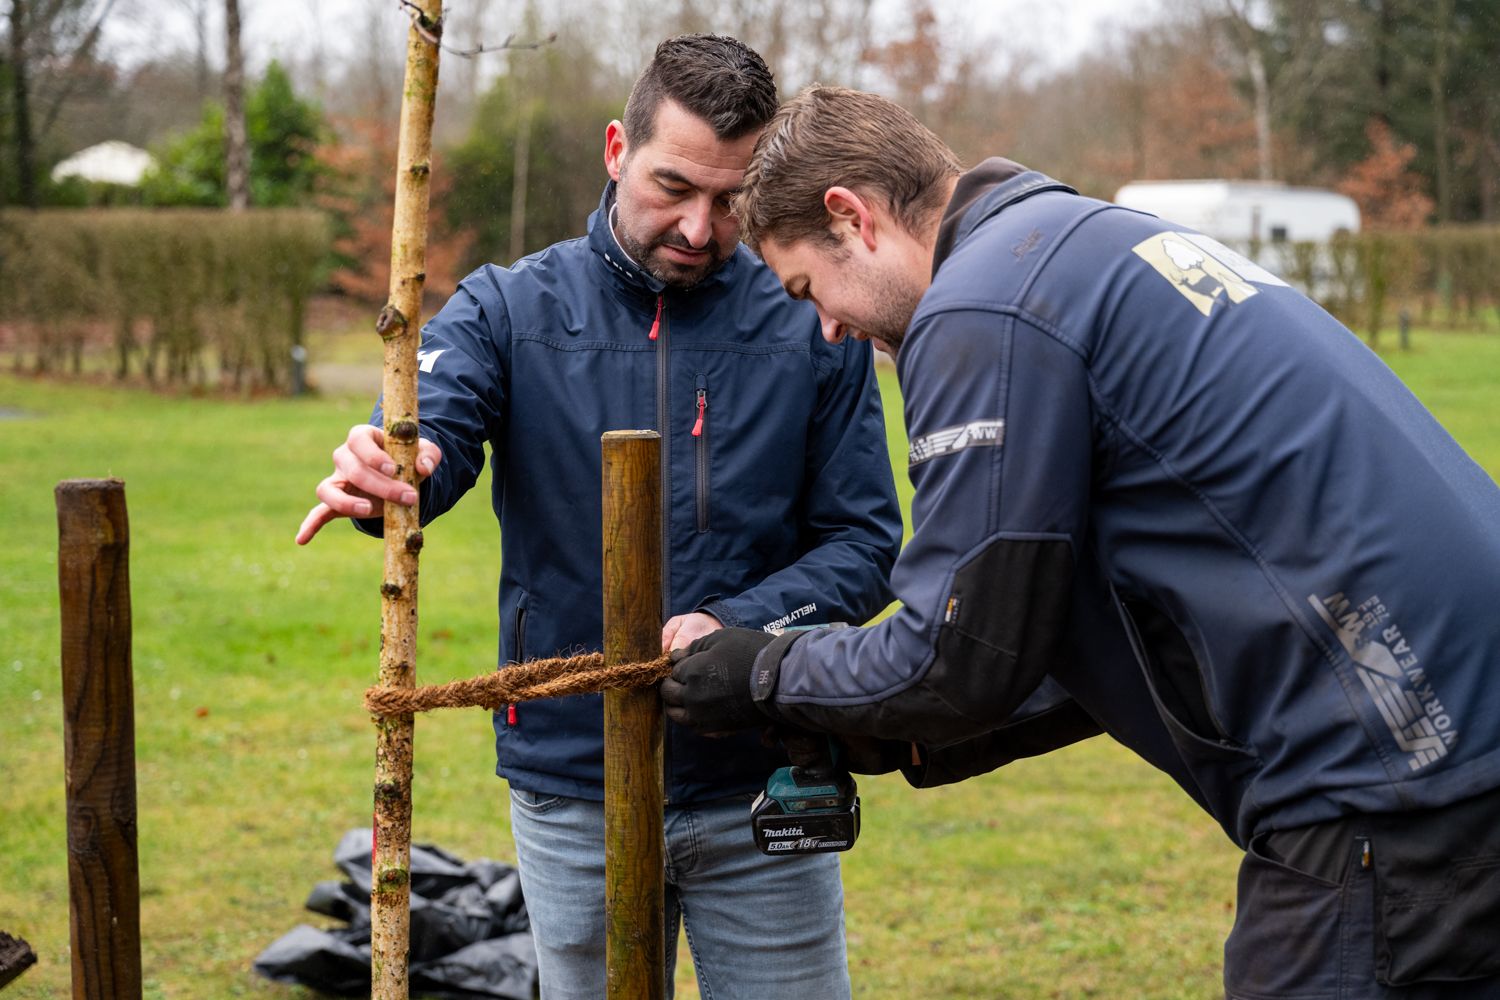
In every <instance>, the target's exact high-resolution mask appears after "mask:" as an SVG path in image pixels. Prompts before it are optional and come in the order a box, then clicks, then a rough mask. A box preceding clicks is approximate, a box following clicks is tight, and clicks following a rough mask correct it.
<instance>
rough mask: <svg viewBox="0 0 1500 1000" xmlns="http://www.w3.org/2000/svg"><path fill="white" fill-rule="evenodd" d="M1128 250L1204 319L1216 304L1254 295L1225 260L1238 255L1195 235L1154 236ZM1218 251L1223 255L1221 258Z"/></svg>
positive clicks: (1244, 278) (1245, 282) (1251, 287)
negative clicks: (1132, 251)
mask: <svg viewBox="0 0 1500 1000" xmlns="http://www.w3.org/2000/svg"><path fill="white" fill-rule="evenodd" d="M1131 249H1132V250H1134V251H1135V255H1136V256H1137V257H1139V258H1141V259H1142V260H1144V261H1145V262H1146V263H1148V264H1150V265H1151V266H1152V267H1153V268H1155V269H1156V272H1157V273H1158V274H1160V275H1161V276H1162V277H1163V278H1166V279H1167V281H1169V282H1171V284H1172V287H1173V288H1175V289H1177V291H1179V292H1181V293H1182V297H1183V298H1185V299H1187V300H1188V301H1189V302H1191V303H1192V304H1193V308H1195V309H1197V310H1198V311H1199V312H1201V313H1202V314H1203V315H1205V316H1207V315H1208V314H1209V313H1210V312H1212V311H1213V307H1214V303H1216V302H1224V303H1225V304H1226V305H1231V304H1234V303H1237V302H1243V301H1245V300H1246V299H1248V298H1250V297H1251V296H1252V295H1255V294H1256V288H1255V286H1254V285H1252V284H1250V282H1249V280H1248V277H1247V275H1245V274H1242V273H1241V272H1240V271H1238V270H1236V269H1235V268H1234V267H1232V266H1230V264H1229V263H1228V262H1227V261H1226V260H1225V259H1224V258H1226V257H1230V256H1234V257H1239V255H1238V254H1233V255H1231V254H1230V253H1228V252H1227V248H1221V247H1219V245H1218V244H1217V243H1215V242H1214V241H1213V240H1210V239H1207V238H1205V237H1201V236H1198V234H1196V233H1175V232H1165V233H1157V234H1156V235H1155V236H1151V237H1148V238H1147V239H1144V240H1142V241H1141V242H1139V243H1137V244H1136V245H1135V246H1134V247H1132V248H1131ZM1219 249H1223V250H1225V251H1226V252H1225V253H1222V254H1220V253H1218V252H1217V251H1218V250H1219ZM1240 259H1241V260H1243V258H1240ZM1247 263H1248V262H1247ZM1255 270H1257V271H1259V270H1260V269H1259V268H1256V269H1255ZM1262 273H1265V274H1269V272H1262ZM1273 280H1275V282H1276V284H1283V282H1282V281H1280V280H1279V279H1274V278H1273Z"/></svg>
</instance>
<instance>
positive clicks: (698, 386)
mask: <svg viewBox="0 0 1500 1000" xmlns="http://www.w3.org/2000/svg"><path fill="white" fill-rule="evenodd" d="M692 438H693V500H694V506H695V508H696V509H697V519H698V532H699V534H702V533H703V532H705V531H707V530H708V504H709V474H708V473H709V451H708V376H707V375H705V374H704V373H702V372H699V373H698V377H697V380H696V382H695V388H694V392H693V430H692Z"/></svg>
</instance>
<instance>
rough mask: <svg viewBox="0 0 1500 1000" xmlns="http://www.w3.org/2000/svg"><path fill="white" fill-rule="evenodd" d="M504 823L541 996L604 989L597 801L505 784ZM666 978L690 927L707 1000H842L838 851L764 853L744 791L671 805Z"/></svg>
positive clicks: (600, 810) (844, 968)
mask: <svg viewBox="0 0 1500 1000" xmlns="http://www.w3.org/2000/svg"><path fill="white" fill-rule="evenodd" d="M510 814H511V829H512V831H513V832H514V834H515V839H516V859H517V867H518V868H519V869H520V872H521V889H522V891H523V892H524V894H525V897H526V910H527V913H528V914H529V915H530V917H531V932H532V936H533V937H534V938H535V939H536V951H537V959H538V962H539V965H540V972H541V981H542V1000H601V998H602V997H603V996H604V991H605V986H604V980H605V974H604V804H603V803H602V802H590V801H587V800H584V799H572V798H565V797H562V796H555V795H537V794H535V793H532V792H525V791H519V790H512V791H511V809H510ZM665 831H666V927H665V928H664V929H663V930H664V933H665V934H666V941H667V950H666V959H667V987H668V994H667V995H668V996H671V983H672V975H673V967H674V965H675V964H676V963H675V959H676V951H677V949H676V943H677V929H678V926H679V924H681V925H682V926H684V927H685V929H686V931H687V940H688V948H689V949H690V950H691V952H692V956H693V965H694V968H695V969H696V971H697V973H698V988H699V991H700V992H701V993H702V996H703V1000H740V998H743V1000H777V998H779V997H786V998H788V1000H793V998H795V1000H807V998H810V997H816V998H818V1000H846V998H848V997H849V966H848V960H847V959H846V957H845V954H844V889H843V884H842V883H841V882H840V881H839V863H838V855H836V854H811V855H801V856H791V857H784V858H773V857H767V856H766V855H764V854H762V853H760V851H759V850H757V849H756V847H755V843H754V841H753V839H752V838H751V834H750V800H749V797H741V798H732V799H721V800H718V801H715V802H707V803H694V804H689V805H682V806H672V805H669V806H668V807H667V809H666V816H665Z"/></svg>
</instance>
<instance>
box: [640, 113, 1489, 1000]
mask: <svg viewBox="0 0 1500 1000" xmlns="http://www.w3.org/2000/svg"><path fill="white" fill-rule="evenodd" d="M893 149H899V151H900V155H899V156H892V155H890V154H891V151H892V150H893ZM736 209H737V212H738V214H739V217H740V220H741V224H742V226H743V227H744V228H745V231H746V237H747V239H748V240H749V241H750V242H751V244H752V245H753V246H757V247H758V248H759V250H760V252H761V254H762V255H763V256H764V258H765V260H766V261H767V263H769V264H770V265H771V267H772V268H773V269H774V270H775V271H776V273H777V275H778V276H779V277H780V278H781V280H782V282H783V283H784V285H785V287H786V289H787V291H788V292H789V293H790V294H791V295H792V296H793V297H794V298H800V299H806V300H810V301H812V302H813V303H814V304H815V305H816V306H817V307H818V312H819V315H820V317H821V319H822V322H823V328H824V333H825V336H827V337H828V338H829V340H830V341H839V340H841V339H843V338H844V337H845V335H846V334H847V335H850V336H853V337H855V338H860V339H863V338H866V337H869V338H874V339H876V340H878V341H880V342H881V344H882V346H884V347H885V349H886V350H888V351H890V352H891V353H893V354H895V355H896V361H897V367H898V371H899V374H900V378H901V386H902V390H903V395H904V397H905V404H906V422H907V427H908V432H909V436H910V441H911V455H910V470H911V477H912V483H913V485H914V486H915V488H916V495H915V498H914V500H913V503H912V520H913V524H914V529H915V530H914V532H913V535H912V538H911V541H910V542H909V543H908V545H907V546H906V548H905V549H904V550H903V552H902V554H901V557H900V559H899V560H898V562H897V564H896V568H895V571H894V574H893V577H892V581H893V583H894V585H895V589H896V593H897V596H898V597H899V599H900V601H901V608H900V610H899V611H898V612H897V613H896V614H894V615H892V616H891V617H890V618H888V619H886V620H885V621H883V622H881V623H880V624H878V625H876V626H873V627H870V628H863V629H844V630H838V631H830V630H816V631H813V632H809V633H802V634H800V635H798V636H792V635H787V636H782V637H779V638H778V637H773V636H760V635H751V634H749V633H744V632H740V631H738V630H734V629H725V630H722V631H719V632H716V633H714V634H712V635H709V636H707V637H705V638H704V639H702V640H699V641H698V642H696V643H695V644H694V645H693V646H692V647H690V651H689V652H690V654H691V655H688V656H687V657H686V658H685V659H682V660H680V662H678V663H677V665H676V667H675V669H674V672H673V676H672V678H670V679H669V680H667V681H666V682H664V683H663V686H662V695H663V698H664V700H665V701H666V703H667V705H668V716H669V717H670V718H672V719H674V720H675V721H678V722H683V723H686V724H689V725H692V726H694V727H696V728H699V729H701V730H705V731H711V732H724V731H733V730H735V729H738V728H740V727H742V726H764V725H766V724H767V723H768V722H770V721H772V720H775V721H776V722H778V723H781V724H792V725H797V726H802V727H806V728H811V729H825V730H830V731H834V732H840V733H845V734H848V733H858V734H861V735H862V736H863V737H864V738H866V739H868V738H869V737H876V738H880V739H885V740H890V741H893V742H892V743H891V744H890V745H889V747H888V750H889V753H888V757H889V759H888V762H887V763H888V764H889V766H893V767H894V766H901V768H902V770H903V771H904V772H905V773H906V775H907V777H908V779H909V780H911V781H912V782H913V783H915V784H919V785H932V784H941V783H943V782H945V781H954V780H958V779H961V778H963V777H965V776H967V775H972V774H978V773H983V772H985V771H987V770H991V769H993V768H994V767H997V766H999V765H1001V764H1004V763H1006V762H1007V761H1009V760H1012V759H1014V758H1016V757H1018V756H1025V755H1029V754H1034V753H1039V752H1045V751H1046V750H1047V749H1049V748H1051V747H1056V746H1061V745H1064V744H1066V743H1068V742H1070V741H1072V740H1075V739H1078V738H1081V737H1083V736H1088V735H1091V734H1093V733H1096V732H1098V731H1100V730H1101V729H1102V730H1103V731H1107V732H1109V733H1111V734H1112V735H1114V736H1115V737H1116V738H1117V739H1119V740H1120V741H1121V742H1122V743H1124V744H1126V745H1127V746H1129V747H1131V748H1132V749H1134V750H1136V751H1137V752H1138V753H1140V754H1141V755H1142V756H1143V757H1145V758H1146V759H1148V760H1150V761H1151V762H1152V763H1154V764H1156V765H1157V766H1159V767H1161V768H1162V769H1164V770H1166V771H1167V772H1168V773H1169V774H1171V775H1172V777H1173V778H1174V779H1176V780H1177V781H1178V782H1179V783H1180V784H1181V785H1182V787H1183V788H1184V789H1185V790H1186V791H1187V792H1188V793H1189V794H1190V795H1192V796H1193V797H1194V799H1196V800H1197V801H1198V802H1199V804H1200V805H1202V806H1203V808H1204V809H1206V810H1207V811H1208V812H1209V813H1211V814H1212V815H1213V817H1214V818H1215V819H1217V820H1218V821H1219V823H1220V824H1222V826H1223V827H1224V829H1225V831H1226V832H1227V833H1228V834H1229V836H1230V837H1231V838H1233V839H1234V841H1235V843H1237V844H1238V845H1240V846H1241V847H1242V848H1244V849H1245V851H1246V855H1245V860H1244V863H1243V866H1242V867H1241V869H1240V881H1239V905H1238V908H1237V910H1236V914H1235V923H1234V929H1233V931H1232V932H1231V934H1230V936H1229V939H1228V941H1227V943H1226V945H1225V964H1224V983H1225V988H1226V992H1227V994H1228V995H1229V997H1231V998H1246V1000H1250V998H1253V1000H1269V998H1299V1000H1313V998H1319V1000H1321V998H1327V1000H1335V998H1360V1000H1438V998H1442V1000H1458V998H1464V1000H1471V998H1472V1000H1478V998H1493V997H1497V996H1500V948H1497V947H1496V942H1497V941H1500V613H1497V612H1496V608H1497V607H1500V489H1497V488H1496V485H1495V483H1494V482H1493V481H1492V480H1491V479H1490V478H1489V477H1488V476H1487V475H1485V473H1484V471H1483V470H1482V469H1480V468H1479V467H1478V466H1477V465H1476V464H1475V463H1474V462H1473V461H1472V460H1471V459H1470V458H1469V457H1468V456H1467V455H1465V454H1464V452H1463V450H1462V449H1461V448H1460V447H1459V446H1458V445H1457V444H1456V443H1455V442H1454V441H1453V439H1452V438H1451V437H1449V436H1448V435H1447V434H1446V433H1445V432H1444V431H1443V430H1442V428H1441V427H1439V426H1438V424H1437V422H1436V421H1435V420H1434V419H1433V417H1432V415H1431V414H1429V413H1428V412H1427V411H1426V410H1425V409H1423V407H1422V406H1421V404H1420V403H1418V402H1417V400H1416V399H1415V398H1414V397H1413V396H1412V395H1411V393H1410V392H1408V391H1407V390H1406V389H1405V387H1404V386H1402V384H1401V383H1400V381H1399V380H1397V378H1396V377H1395V376H1394V375H1393V374H1392V373H1391V371H1390V370H1389V369H1388V368H1386V367H1385V366H1384V365H1383V364H1381V363H1380V360H1379V359H1378V358H1377V357H1376V356H1375V355H1373V354H1372V353H1370V352H1369V351H1368V350H1366V349H1365V348H1364V346H1363V345H1362V344H1360V343H1359V340H1358V338H1357V337H1355V336H1353V335H1352V334H1350V332H1349V331H1348V330H1347V329H1345V328H1344V327H1343V326H1342V325H1340V324H1339V323H1338V322H1337V321H1336V320H1334V319H1333V318H1332V317H1331V316H1329V315H1328V314H1327V313H1325V312H1324V311H1322V310H1321V309H1319V308H1318V307H1317V306H1316V305H1315V304H1314V303H1313V302H1311V301H1310V300H1309V299H1307V298H1306V297H1305V296H1303V295H1301V294H1299V293H1298V292H1296V291H1295V290H1293V289H1292V288H1290V287H1288V286H1287V284H1286V283H1285V282H1283V281H1281V280H1280V279H1279V278H1277V277H1276V276H1275V275H1272V274H1271V273H1269V272H1267V271H1265V270H1264V269H1262V268H1260V267H1258V266H1256V265H1255V264H1254V263H1253V262H1251V261H1249V260H1247V259H1245V258H1244V257H1242V256H1240V255H1239V254H1237V253H1235V252H1233V251H1232V250H1229V249H1228V248H1226V247H1224V246H1223V245H1221V244H1220V243H1218V242H1216V241H1215V240H1213V239H1211V238H1209V237H1207V236H1204V235H1203V234H1201V233H1195V232H1192V231H1191V230H1188V229H1186V228H1184V227H1182V226H1177V225H1174V224H1172V223H1170V222H1167V221H1164V220H1161V219H1157V218H1155V217H1153V216H1148V215H1143V214H1140V213H1137V212H1133V211H1129V210H1127V209H1123V208H1119V207H1117V206H1113V205H1110V204H1107V203H1104V202H1099V201H1095V200H1092V199H1089V198H1082V197H1079V195H1078V194H1077V193H1076V192H1075V191H1073V190H1072V189H1071V188H1068V187H1067V186H1066V185H1063V184H1060V183H1058V182H1057V181H1055V180H1052V179H1051V178H1049V177H1046V176H1044V175H1042V174H1039V173H1036V172H1035V171H1029V170H1026V169H1025V168H1023V167H1020V166H1018V165H1017V164H1014V163H1011V162H1010V161H1008V160H1001V159H990V160H985V161H984V162H983V163H981V164H979V165H978V166H977V167H975V168H974V169H973V170H970V171H968V172H967V173H961V172H960V170H959V168H958V166H957V163H956V161H955V160H954V159H953V156H952V153H951V152H949V151H948V149H947V147H946V146H945V145H944V144H943V143H942V142H941V140H939V139H938V138H937V137H936V136H934V135H933V134H932V133H931V132H929V131H928V130H927V129H926V128H924V127H923V126H922V125H921V124H920V123H918V122H917V121H916V119H915V118H913V117H912V116H911V115H910V114H908V113H907V112H906V111H904V110H903V109H901V108H899V107H897V106H896V105H894V104H892V103H891V102H889V101H886V100H884V99H883V98H879V97H876V96H874V95H871V94H862V93H858V92H854V91H846V90H839V89H835V88H816V89H813V90H811V91H808V92H806V93H804V94H802V95H801V96H799V97H798V98H797V99H795V100H793V101H791V102H789V103H788V104H787V105H786V106H785V107H783V108H782V109H781V111H779V112H778V113H777V117H776V118H775V119H774V120H773V121H772V123H771V124H770V126H768V128H767V130H766V132H765V133H764V135H763V136H762V138H761V139H760V140H759V142H758V144H757V146H756V151H755V154H754V156H753V157H752V159H751V163H750V166H749V168H748V169H747V170H746V173H745V179H744V183H743V186H742V191H741V194H740V196H739V198H738V200H737V202H736ZM1059 688H1060V689H1061V690H1062V691H1064V692H1066V694H1067V695H1070V696H1071V698H1072V702H1071V703H1069V702H1068V701H1066V700H1063V699H1060V698H1059V697H1058V696H1057V695H1058V691H1057V689H1059ZM1002 724H1004V725H1002ZM1023 730H1024V731H1025V733H1024V734H1023V733H1022V731H1023ZM912 744H916V746H915V747H913V746H912ZM934 747H935V748H937V749H932V748H934Z"/></svg>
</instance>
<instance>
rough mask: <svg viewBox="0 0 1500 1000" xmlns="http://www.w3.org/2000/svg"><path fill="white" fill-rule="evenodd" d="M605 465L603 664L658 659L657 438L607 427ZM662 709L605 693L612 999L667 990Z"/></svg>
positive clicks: (644, 998)
mask: <svg viewBox="0 0 1500 1000" xmlns="http://www.w3.org/2000/svg"><path fill="white" fill-rule="evenodd" d="M601 446H602V449H603V469H604V475H603V480H604V662H605V665H606V666H609V665H612V664H616V663H633V662H640V661H643V660H652V659H655V658H656V657H658V656H660V655H661V606H662V603H661V556H662V552H661V501H660V495H661V437H660V435H658V434H657V433H656V432H655V431H610V432H609V433H607V434H605V435H604V438H603V440H602V442H601ZM661 746H662V715H661V701H660V700H659V698H658V695H657V692H656V687H655V686H654V685H652V686H649V687H644V688H635V689H632V690H624V691H622V690H612V691H606V692H605V693H604V883H605V889H604V893H605V895H604V912H605V923H606V931H605V933H606V941H605V956H606V966H607V968H608V995H609V997H610V998H611V1000H660V998H662V997H664V996H665V995H666V982H667V980H666V975H667V972H666V970H667V964H666V941H665V937H664V935H663V927H662V920H663V906H664V902H663V896H664V889H663V879H664V871H665V869H664V861H663V847H662V749H661Z"/></svg>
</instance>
